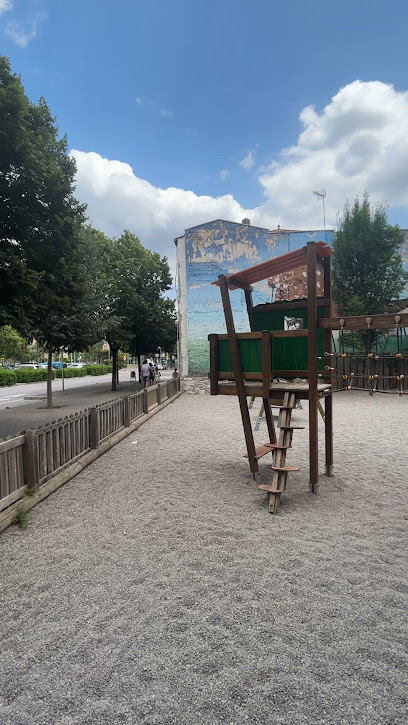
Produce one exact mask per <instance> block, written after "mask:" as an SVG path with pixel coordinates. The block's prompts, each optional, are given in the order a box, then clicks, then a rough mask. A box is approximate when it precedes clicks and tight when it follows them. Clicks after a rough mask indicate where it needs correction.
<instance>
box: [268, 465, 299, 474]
mask: <svg viewBox="0 0 408 725" xmlns="http://www.w3.org/2000/svg"><path fill="white" fill-rule="evenodd" d="M271 468H272V470H273V471H282V472H284V473H291V472H292V471H300V468H299V467H298V466H271Z"/></svg>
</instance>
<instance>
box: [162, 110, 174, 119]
mask: <svg viewBox="0 0 408 725" xmlns="http://www.w3.org/2000/svg"><path fill="white" fill-rule="evenodd" d="M160 115H161V117H162V118H173V116H174V113H173V111H166V110H165V109H164V108H162V109H161V111H160Z"/></svg>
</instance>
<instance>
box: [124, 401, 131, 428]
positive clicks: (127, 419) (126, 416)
mask: <svg viewBox="0 0 408 725" xmlns="http://www.w3.org/2000/svg"><path fill="white" fill-rule="evenodd" d="M123 413H124V423H125V428H129V426H130V405H129V396H127V395H125V397H124V398H123Z"/></svg>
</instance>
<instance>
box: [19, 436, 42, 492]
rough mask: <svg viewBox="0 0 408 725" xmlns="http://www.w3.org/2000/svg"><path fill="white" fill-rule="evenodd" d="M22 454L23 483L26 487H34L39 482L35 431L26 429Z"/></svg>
mask: <svg viewBox="0 0 408 725" xmlns="http://www.w3.org/2000/svg"><path fill="white" fill-rule="evenodd" d="M23 456H24V472H25V475H24V483H26V484H27V486H28V488H35V487H36V486H38V484H39V470H38V439H37V431H35V430H26V432H25V443H24V449H23Z"/></svg>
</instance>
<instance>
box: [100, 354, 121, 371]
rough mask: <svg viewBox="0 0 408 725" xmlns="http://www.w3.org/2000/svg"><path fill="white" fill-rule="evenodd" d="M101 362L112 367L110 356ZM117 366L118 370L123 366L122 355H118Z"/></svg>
mask: <svg viewBox="0 0 408 725" xmlns="http://www.w3.org/2000/svg"><path fill="white" fill-rule="evenodd" d="M103 362H104V365H109V367H112V358H107V359H106V360H104V361H103ZM118 367H119V370H121V369H122V368H124V367H125V361H124V359H123V357H122V355H118Z"/></svg>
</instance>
